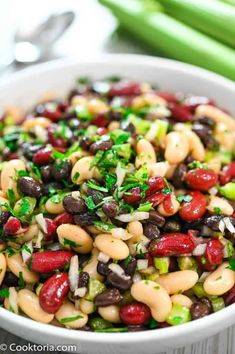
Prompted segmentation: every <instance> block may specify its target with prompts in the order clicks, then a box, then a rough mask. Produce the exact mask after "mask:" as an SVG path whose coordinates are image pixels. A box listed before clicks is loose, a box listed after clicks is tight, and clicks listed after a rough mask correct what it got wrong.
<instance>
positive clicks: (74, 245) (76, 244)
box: [64, 238, 81, 247]
mask: <svg viewBox="0 0 235 354" xmlns="http://www.w3.org/2000/svg"><path fill="white" fill-rule="evenodd" d="M64 246H71V247H81V245H79V244H78V243H77V242H74V241H71V240H69V239H68V238H64Z"/></svg>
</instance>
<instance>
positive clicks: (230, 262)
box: [229, 259, 235, 272]
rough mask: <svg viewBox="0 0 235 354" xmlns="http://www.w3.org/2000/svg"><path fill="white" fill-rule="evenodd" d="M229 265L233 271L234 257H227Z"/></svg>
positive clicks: (234, 267)
mask: <svg viewBox="0 0 235 354" xmlns="http://www.w3.org/2000/svg"><path fill="white" fill-rule="evenodd" d="M229 267H230V269H232V270H233V271H234V272H235V259H229Z"/></svg>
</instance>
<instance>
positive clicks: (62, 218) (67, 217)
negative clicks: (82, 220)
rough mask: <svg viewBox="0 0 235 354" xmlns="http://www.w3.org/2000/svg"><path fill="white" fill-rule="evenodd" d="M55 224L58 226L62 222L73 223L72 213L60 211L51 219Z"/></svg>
mask: <svg viewBox="0 0 235 354" xmlns="http://www.w3.org/2000/svg"><path fill="white" fill-rule="evenodd" d="M53 221H54V222H55V224H56V226H57V227H58V226H60V225H62V224H73V221H74V220H73V215H71V214H69V213H66V212H65V213H62V214H59V215H57V217H56V218H55V219H54V220H53Z"/></svg>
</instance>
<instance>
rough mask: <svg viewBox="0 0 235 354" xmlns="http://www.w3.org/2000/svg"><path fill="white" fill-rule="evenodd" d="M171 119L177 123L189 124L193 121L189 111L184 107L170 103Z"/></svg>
mask: <svg viewBox="0 0 235 354" xmlns="http://www.w3.org/2000/svg"><path fill="white" fill-rule="evenodd" d="M170 110H171V117H172V119H174V120H176V121H177V122H189V121H191V120H192V119H193V115H192V113H191V112H190V109H189V108H188V107H186V106H185V105H181V104H178V103H170Z"/></svg>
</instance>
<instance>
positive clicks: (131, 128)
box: [123, 123, 136, 135]
mask: <svg viewBox="0 0 235 354" xmlns="http://www.w3.org/2000/svg"><path fill="white" fill-rule="evenodd" d="M123 130H125V131H126V132H129V133H131V135H134V134H135V133H136V129H135V126H134V124H133V123H128V124H127V125H126V126H125V128H124V129H123Z"/></svg>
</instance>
